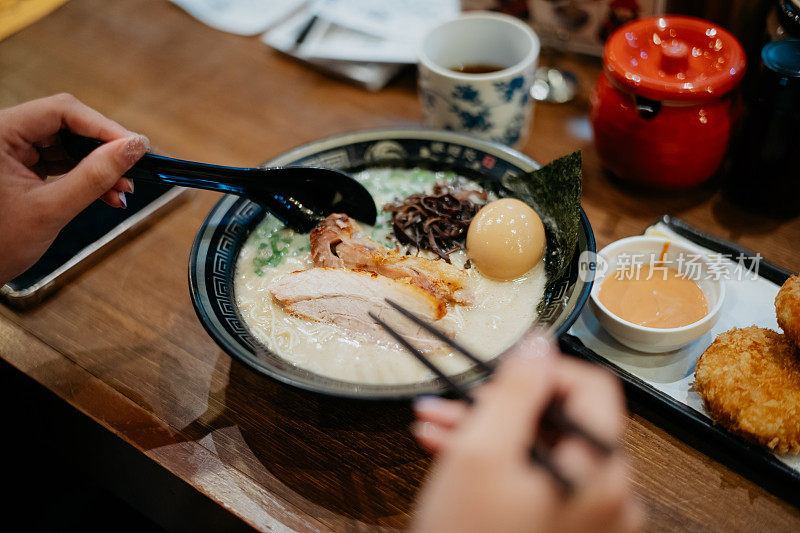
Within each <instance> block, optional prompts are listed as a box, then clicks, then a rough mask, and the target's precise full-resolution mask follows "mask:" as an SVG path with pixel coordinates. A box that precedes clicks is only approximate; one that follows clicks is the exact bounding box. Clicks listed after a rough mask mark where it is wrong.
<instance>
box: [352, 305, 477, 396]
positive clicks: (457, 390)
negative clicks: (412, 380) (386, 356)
mask: <svg viewBox="0 0 800 533" xmlns="http://www.w3.org/2000/svg"><path fill="white" fill-rule="evenodd" d="M367 314H368V315H369V316H370V318H372V320H374V321H375V322H377V323H378V324H379V325H380V326H381V327H382V328H383V329H385V330H386V332H387V333H388V334H389V335H391V336H392V337H394V339H395V340H396V341H397V342H399V343H400V344H402V345H403V348H405V349H406V350H408V351H409V352H411V355H413V356H414V357H416V358H417V360H419V362H420V363H422V364H423V365H425V366H426V367H428V369H429V370H430V371H431V372H433V373H434V374H436V375H437V376H438V377H439V379H441V380H442V381H444V382H445V383H446V384H447V387H448V388H449V389H450V391H451V392H452V393H453V394H455V395H456V396H458V397H459V398H460V399H461V400H464V401H465V402H467V403H469V404H471V403H472V402H473V400H472V396H470V395H469V393H468V392H467V390H466V389H464V387H462V386H461V385H459V384H458V383H456V382H455V381H453V380H452V379H450V376H448V375H447V374H445V373H444V372H442V371H441V370H440V369H439V367H437V366H436V365H434V364H433V363H431V362H430V360H429V359H428V358H427V357H425V356H424V355H422V352H420V351H419V350H417V349H416V348H415V347H414V346H412V345H411V343H409V342H408V341H407V340H406V339H405V337H403V336H402V335H400V334H399V333H398V332H397V331H396V330H395V329H394V328H392V327H391V326H390V325H389V324H387V323H386V322H384V321H383V320H381V319H380V318H378V316H377V315H376V314H375V313H373V312H372V311H370V312H368V313H367Z"/></svg>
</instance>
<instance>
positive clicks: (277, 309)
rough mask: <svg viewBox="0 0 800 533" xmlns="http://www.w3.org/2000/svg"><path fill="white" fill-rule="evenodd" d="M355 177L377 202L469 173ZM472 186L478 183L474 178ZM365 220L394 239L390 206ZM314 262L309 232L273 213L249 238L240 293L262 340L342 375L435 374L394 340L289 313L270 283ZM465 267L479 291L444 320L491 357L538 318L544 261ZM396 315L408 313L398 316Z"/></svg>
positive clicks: (373, 231) (448, 367)
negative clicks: (494, 268)
mask: <svg viewBox="0 0 800 533" xmlns="http://www.w3.org/2000/svg"><path fill="white" fill-rule="evenodd" d="M354 177H355V178H356V179H357V180H358V181H360V182H361V183H362V184H364V186H365V187H366V188H367V189H368V190H369V192H370V193H371V194H372V196H373V197H374V198H375V202H376V204H377V205H378V206H382V205H384V204H385V203H387V202H390V201H393V200H396V199H398V198H405V197H407V196H408V195H410V194H414V193H419V192H426V191H427V192H430V190H431V189H432V188H433V185H434V184H436V183H438V182H442V181H452V180H465V178H462V177H458V176H456V174H454V173H452V172H432V171H428V170H423V169H410V170H409V169H391V168H375V169H369V170H365V171H363V172H361V173H358V174H356V175H355V176H354ZM467 186H469V187H470V188H475V189H479V188H480V187H479V186H478V185H477V184H475V183H474V182H471V181H467ZM362 227H363V229H364V230H365V232H366V233H368V234H369V235H370V236H371V237H372V238H373V239H374V240H375V241H377V242H379V243H382V244H385V245H386V246H387V247H393V246H394V243H393V242H392V241H391V240H390V235H391V221H390V216H389V214H388V213H385V212H383V211H380V212H379V215H378V220H377V222H376V224H375V225H374V226H371V227H370V226H365V225H362ZM428 257H431V258H432V257H433V255H430V256H428ZM451 259H452V260H453V263H454V264H456V265H458V266H460V267H463V265H464V263H465V261H466V260H467V256H466V254H465V253H464V252H456V253H454V254H452V256H451ZM313 266H314V265H313V262H312V260H311V250H310V244H309V238H308V234H298V233H295V232H293V231H292V230H289V229H286V228H284V227H283V226H282V225H281V224H280V223H279V222H278V221H277V220H276V219H275V218H274V217H272V216H270V215H267V216H266V217H265V219H264V220H263V221H262V222H261V223H260V224H259V226H258V227H257V228H256V229H255V230H254V231H253V232H252V233H251V235H250V236H249V237H248V239H247V242H246V243H245V244H244V246H243V247H242V251H241V252H240V254H239V258H238V261H237V265H236V276H235V280H234V292H235V296H236V303H237V305H238V307H239V310H240V312H241V314H242V317H243V318H244V319H245V322H246V323H247V325H248V327H249V329H250V331H251V332H252V334H253V335H254V336H255V337H256V338H257V339H258V340H259V341H261V342H262V343H264V345H266V346H267V347H268V348H269V349H270V350H271V351H273V352H274V353H276V354H278V355H280V356H281V357H283V358H284V359H286V360H287V361H289V362H291V363H293V364H295V365H297V366H299V367H301V368H304V369H307V370H310V371H312V372H315V373H317V374H320V375H324V376H327V377H331V378H335V379H339V380H343V381H349V382H356V383H369V384H403V383H415V382H420V381H427V380H429V379H431V378H432V377H433V376H432V374H431V372H430V371H429V370H427V369H426V368H425V367H424V366H422V364H421V363H419V362H418V361H417V360H416V359H414V357H413V356H411V355H409V354H407V353H406V352H405V351H404V350H403V349H402V348H401V347H399V346H398V345H396V344H394V343H390V342H388V341H381V342H378V341H376V340H375V339H374V338H372V337H369V336H368V335H366V334H360V333H354V332H352V331H349V330H346V329H344V328H342V327H340V326H337V325H334V324H329V323H322V322H315V321H312V320H309V319H305V318H300V317H297V316H293V315H290V314H288V313H286V312H285V311H284V310H283V309H282V308H281V306H280V305H279V304H278V303H277V302H276V301H275V300H274V298H273V297H272V295H271V294H270V292H269V290H268V287H269V284H270V282H271V281H272V280H273V279H275V278H277V277H278V276H281V275H283V274H288V273H290V272H294V271H297V270H305V269H308V268H311V267H313ZM466 273H467V274H468V276H469V284H470V288H471V289H472V291H473V293H474V295H475V297H474V301H473V303H472V304H471V305H469V306H463V305H448V311H447V315H446V316H445V317H444V318H442V319H441V320H440V321H439V322H438V323H440V324H443V323H445V322H447V323H450V324H452V326H453V329H454V331H455V332H456V335H455V339H456V340H457V341H459V342H460V343H462V344H464V345H465V346H466V347H467V348H469V349H471V350H472V351H474V353H475V354H476V355H478V356H479V357H483V358H486V359H490V358H492V357H495V356H497V355H499V354H500V353H502V352H503V351H504V350H505V349H506V348H508V347H510V346H511V345H512V344H513V343H514V342H515V341H516V340H517V339H518V338H519V337H520V336H521V335H522V334H523V333H524V332H525V330H527V329H528V328H529V327H530V326H531V324H532V323H533V321H534V319H535V318H536V307H537V305H538V304H539V301H540V300H541V299H542V297H543V295H544V286H545V281H546V277H545V274H544V265H543V263H540V264H539V265H538V266H536V267H535V268H534V269H533V270H532V271H530V272H529V273H528V274H526V275H525V276H522V277H521V278H519V279H515V280H512V281H494V280H491V279H489V278H487V277H485V276H482V275H481V274H480V273H479V272H478V271H477V270H476V269H475V268H469V269H467V270H466ZM398 320H403V319H402V318H401V317H400V316H399V315H398ZM428 357H429V358H430V359H431V360H432V361H433V362H434V363H435V364H437V365H438V366H439V367H441V368H442V369H443V370H445V371H447V372H449V373H458V372H461V371H464V370H466V369H467V368H469V366H470V363H469V362H468V361H466V360H465V358H464V357H463V356H461V355H459V354H456V353H453V352H452V351H450V350H449V349H448V348H443V349H440V350H438V351H435V352H430V353H428Z"/></svg>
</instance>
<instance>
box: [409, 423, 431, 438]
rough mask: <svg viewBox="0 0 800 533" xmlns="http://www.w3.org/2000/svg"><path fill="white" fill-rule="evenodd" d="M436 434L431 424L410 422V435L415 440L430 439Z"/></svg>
mask: <svg viewBox="0 0 800 533" xmlns="http://www.w3.org/2000/svg"><path fill="white" fill-rule="evenodd" d="M435 433H436V426H435V425H434V424H432V423H431V422H412V423H411V434H412V435H414V436H415V437H417V438H423V439H424V438H426V437H432V436H433V435H434V434H435Z"/></svg>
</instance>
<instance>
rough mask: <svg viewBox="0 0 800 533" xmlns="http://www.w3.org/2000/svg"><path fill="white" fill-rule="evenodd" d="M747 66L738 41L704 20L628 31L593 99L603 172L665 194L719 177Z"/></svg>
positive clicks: (639, 24)
mask: <svg viewBox="0 0 800 533" xmlns="http://www.w3.org/2000/svg"><path fill="white" fill-rule="evenodd" d="M745 64H746V61H745V54H744V50H743V49H742V46H741V45H740V44H739V42H738V41H737V40H736V38H735V37H734V36H733V35H731V34H730V33H728V32H727V31H725V30H723V29H722V28H719V27H718V26H715V25H714V24H712V23H710V22H708V21H705V20H702V19H697V18H693V17H685V16H677V15H665V16H662V17H650V18H645V19H640V20H636V21H634V22H631V23H629V24H626V25H624V26H622V27H620V28H619V29H618V30H617V31H616V32H615V33H613V34H612V35H611V37H610V38H609V39H608V41H607V43H606V46H605V49H604V52H603V72H602V74H601V75H600V78H599V79H598V80H597V84H596V86H595V88H594V90H593V92H592V96H591V121H592V126H593V128H594V138H595V145H596V147H597V152H598V154H599V155H600V159H601V161H602V163H603V165H604V166H605V167H606V168H607V169H609V170H610V171H612V172H613V173H614V174H616V175H618V176H619V177H621V178H623V179H625V180H628V181H631V182H636V183H639V184H643V185H646V186H649V187H654V188H662V189H664V188H667V189H677V188H685V187H690V186H693V185H697V184H699V183H701V182H703V181H705V180H706V179H708V178H709V177H711V176H712V175H713V174H714V172H715V171H716V170H717V168H718V167H719V166H720V163H721V162H722V159H723V157H724V156H725V152H726V151H727V148H728V142H729V140H730V136H731V128H732V125H733V123H734V121H735V119H736V115H737V114H738V107H739V100H738V98H737V96H736V93H735V92H734V89H735V88H736V86H737V85H738V84H739V81H740V80H741V79H742V76H743V75H744V71H745Z"/></svg>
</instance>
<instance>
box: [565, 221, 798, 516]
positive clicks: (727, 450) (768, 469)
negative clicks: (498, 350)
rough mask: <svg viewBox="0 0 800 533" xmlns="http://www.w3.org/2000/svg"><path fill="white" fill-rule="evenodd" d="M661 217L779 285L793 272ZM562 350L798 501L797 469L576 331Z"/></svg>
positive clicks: (661, 420) (643, 407)
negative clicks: (596, 368) (615, 379)
mask: <svg viewBox="0 0 800 533" xmlns="http://www.w3.org/2000/svg"><path fill="white" fill-rule="evenodd" d="M656 222H662V223H663V224H665V225H667V226H668V227H669V228H670V229H671V230H672V231H674V232H675V233H677V234H679V235H680V236H681V237H684V238H685V239H687V240H689V241H691V242H693V243H695V244H697V245H699V246H702V247H704V248H707V249H709V250H712V251H714V252H718V253H722V254H732V255H735V256H737V257H740V255H739V254H743V257H745V258H746V259H745V265H746V266H747V267H751V266H753V265H754V263H757V264H758V270H757V272H758V273H759V276H761V277H762V278H764V279H767V280H769V281H771V282H773V283H775V284H777V285H782V284H783V283H784V282H785V281H786V280H787V279H788V278H789V276H791V275H792V272H790V271H788V270H786V269H784V268H781V267H779V266H776V265H774V264H772V263H770V262H769V261H767V260H765V259H764V258H763V257H761V256H760V255H758V254H756V253H755V252H753V251H751V250H748V249H746V248H743V247H741V246H739V245H737V244H735V243H732V242H729V241H726V240H724V239H720V238H719V237H715V236H713V235H709V234H707V233H704V232H701V231H699V230H697V229H695V228H693V227H692V226H690V225H689V224H687V223H686V222H683V221H682V220H679V219H676V218H672V217H670V216H668V215H664V216H663V217H661V218H660V219H658V220H656ZM559 344H560V346H561V349H562V351H564V352H565V353H567V354H569V355H573V356H575V357H579V358H581V359H585V360H587V361H591V362H593V363H596V364H599V365H601V366H603V367H605V368H608V369H609V370H611V371H612V372H613V373H614V374H616V375H617V376H618V377H619V378H620V380H622V382H623V384H624V387H625V392H626V395H627V397H628V400H629V403H630V405H631V408H632V409H633V410H634V411H636V412H638V413H639V414H641V415H642V416H645V417H646V418H648V419H650V420H651V421H652V422H654V423H656V424H657V425H659V426H661V427H663V428H664V429H665V430H667V431H668V432H669V433H671V434H673V435H674V436H676V437H678V438H680V439H681V440H683V441H684V442H686V443H687V444H689V445H691V446H693V447H695V448H697V449H698V450H700V451H701V452H703V453H706V454H707V455H709V456H711V457H712V458H714V459H715V460H717V461H719V462H720V463H723V464H725V465H726V466H727V467H729V468H731V469H732V470H735V471H737V472H739V473H740V474H742V475H743V476H745V477H747V478H749V479H750V480H751V481H753V482H755V483H757V484H759V485H761V486H762V487H764V488H765V489H767V490H769V491H770V492H772V493H774V494H775V495H777V496H779V497H781V498H783V499H785V500H786V501H788V502H789V503H791V504H792V505H795V506H798V507H800V473H799V472H797V471H796V470H794V469H792V468H791V467H789V466H788V465H786V464H784V463H782V462H781V461H780V460H778V458H777V457H775V456H774V455H773V454H771V453H770V452H768V451H766V450H765V449H763V448H762V447H760V446H757V445H755V444H753V443H751V442H749V441H747V440H745V439H743V438H741V437H739V436H738V435H734V434H732V433H730V432H728V431H727V430H725V429H724V428H722V427H720V426H717V425H716V424H714V423H713V422H712V421H711V419H709V418H708V417H707V416H706V415H704V414H703V413H700V412H698V411H697V410H695V409H694V408H692V407H689V406H688V405H686V404H684V403H682V402H680V401H678V400H676V399H675V398H672V397H671V396H668V395H667V394H665V393H663V392H661V391H660V390H658V389H656V388H655V387H653V386H652V385H650V384H648V383H647V382H645V381H644V380H642V379H641V378H639V377H637V376H635V375H633V374H632V373H630V372H628V371H627V370H624V369H622V368H620V367H619V366H617V365H616V364H615V363H613V362H611V361H610V360H608V359H606V358H605V357H603V355H601V354H598V353H596V352H595V351H593V350H591V349H590V348H587V347H586V346H584V344H583V342H582V341H581V340H580V339H579V338H578V337H576V336H574V335H571V334H569V333H564V334H563V335H561V336H560V337H559Z"/></svg>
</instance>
